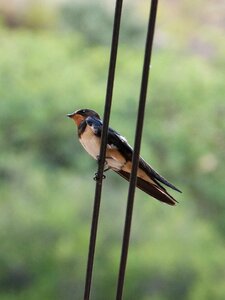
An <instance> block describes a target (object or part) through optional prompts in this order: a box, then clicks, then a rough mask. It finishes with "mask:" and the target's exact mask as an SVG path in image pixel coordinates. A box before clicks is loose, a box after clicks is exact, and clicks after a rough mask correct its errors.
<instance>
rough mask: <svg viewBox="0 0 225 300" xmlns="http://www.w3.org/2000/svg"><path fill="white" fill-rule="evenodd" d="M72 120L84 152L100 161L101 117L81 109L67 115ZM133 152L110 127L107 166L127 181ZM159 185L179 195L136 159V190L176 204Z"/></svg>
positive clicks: (159, 176) (166, 182) (148, 166)
mask: <svg viewBox="0 0 225 300" xmlns="http://www.w3.org/2000/svg"><path fill="white" fill-rule="evenodd" d="M67 116H68V117H69V118H72V119H73V120H74V122H75V123H76V125H77V128H78V137H79V141H80V143H81V144H82V146H83V147H84V149H85V150H86V151H87V152H88V153H89V154H90V155H91V156H92V157H93V158H94V159H96V160H98V159H99V153H100V146H101V134H102V127H103V123H102V121H101V119H100V116H99V115H98V114H97V113H96V112H95V111H93V110H91V109H80V110H77V111H75V112H73V113H71V114H68V115H67ZM132 155H133V149H132V147H131V146H130V145H129V144H128V142H127V140H126V139H125V138H124V137H123V136H122V135H120V134H119V133H118V132H117V131H115V130H113V129H112V128H110V127H109V129H108V139H107V148H106V157H105V160H106V166H107V169H106V170H108V169H112V170H113V171H115V172H116V173H117V174H119V175H120V176H122V177H123V178H125V179H126V180H127V181H129V178H130V173H131V169H132ZM162 183H163V184H164V185H166V186H168V187H170V188H172V189H173V190H175V191H178V192H181V191H180V190H179V189H178V188H176V187H175V186H174V185H173V184H171V183H170V182H168V181H167V180H166V179H165V178H163V177H162V176H161V175H159V174H158V173H157V172H156V171H154V170H153V168H152V167H151V166H150V165H149V164H148V163H147V162H146V161H144V159H143V158H141V157H140V158H139V167H138V171H137V187H138V188H139V189H141V190H143V191H144V192H145V193H147V194H148V195H150V196H152V197H154V198H156V199H158V200H159V201H162V202H165V203H167V204H169V205H175V204H176V202H177V201H176V200H175V199H174V198H173V197H172V196H171V195H170V194H169V193H168V192H167V191H166V189H165V188H164V187H163V186H162Z"/></svg>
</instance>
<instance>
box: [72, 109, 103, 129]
mask: <svg viewBox="0 0 225 300" xmlns="http://www.w3.org/2000/svg"><path fill="white" fill-rule="evenodd" d="M67 117H69V118H71V119H73V120H74V122H75V123H76V124H77V126H79V125H80V123H81V122H82V121H83V120H85V119H86V118H87V117H96V118H98V119H100V116H99V115H98V114H97V113H96V112H95V111H94V110H91V109H87V108H85V109H79V110H76V111H75V112H73V113H71V114H68V115H67Z"/></svg>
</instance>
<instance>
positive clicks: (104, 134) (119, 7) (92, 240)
mask: <svg viewBox="0 0 225 300" xmlns="http://www.w3.org/2000/svg"><path fill="white" fill-rule="evenodd" d="M122 4H123V0H117V1H116V7H115V16H114V25H113V34H112V43H111V53H110V63H109V71H108V80H107V89H106V97H105V109H104V118H103V129H102V140H101V149H100V159H99V164H98V172H97V176H96V187H95V198H94V208H93V215H92V224H91V232H90V242H89V252H88V261H87V269H86V280H85V290H84V300H89V297H90V290H91V280H92V271H93V263H94V254H95V244H96V237H97V228H98V218H99V209H100V202H101V193H102V180H103V172H104V164H105V153H106V146H107V134H108V128H109V118H110V111H111V103H112V94H113V83H114V75H115V68H116V58H117V49H118V40H119V30H120V19H121V11H122Z"/></svg>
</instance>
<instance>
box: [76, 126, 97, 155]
mask: <svg viewBox="0 0 225 300" xmlns="http://www.w3.org/2000/svg"><path fill="white" fill-rule="evenodd" d="M80 143H81V144H82V146H83V147H84V149H85V150H86V151H87V152H88V153H89V154H90V155H91V156H92V157H94V159H97V157H98V156H99V153H100V138H98V137H96V136H95V135H94V133H93V131H92V129H91V127H90V126H87V127H86V128H85V131H84V132H83V134H82V136H81V138H80Z"/></svg>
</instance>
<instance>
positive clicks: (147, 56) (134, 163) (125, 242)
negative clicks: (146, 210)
mask: <svg viewBox="0 0 225 300" xmlns="http://www.w3.org/2000/svg"><path fill="white" fill-rule="evenodd" d="M157 5H158V1H157V0H152V2H151V7H150V15H149V23H148V31H147V38H146V44H145V57H144V64H143V71H142V82H141V91H140V98H139V107H138V117H137V124H136V133H135V143H134V153H133V158H132V171H131V177H130V184H129V192H128V199H127V211H126V219H125V226H124V235H123V245H122V252H121V260H120V269H119V276H118V282H117V294H116V300H121V299H122V295H123V286H124V277H125V270H126V263H127V254H128V247H129V240H130V230H131V221H132V213H133V204H134V195H135V187H136V182H137V170H138V165H139V155H140V148H141V137H142V130H143V123H144V113H145V103H146V95H147V87H148V77H149V67H150V61H151V53H152V45H153V36H154V30H155V20H156V13H157Z"/></svg>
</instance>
